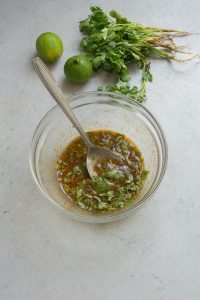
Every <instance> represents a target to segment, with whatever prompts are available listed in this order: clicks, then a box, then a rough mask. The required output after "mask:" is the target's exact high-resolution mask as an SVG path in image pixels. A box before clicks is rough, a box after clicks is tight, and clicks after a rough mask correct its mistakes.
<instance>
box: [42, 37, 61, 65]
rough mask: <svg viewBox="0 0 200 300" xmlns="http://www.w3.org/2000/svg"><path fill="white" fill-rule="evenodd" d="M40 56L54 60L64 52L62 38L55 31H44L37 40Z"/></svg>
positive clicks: (50, 60) (49, 60) (48, 60)
mask: <svg viewBox="0 0 200 300" xmlns="http://www.w3.org/2000/svg"><path fill="white" fill-rule="evenodd" d="M36 49H37V53H38V56H40V57H41V59H43V60H44V61H47V62H53V61H55V60H57V59H58V58H59V57H60V56H61V55H62V53H63V43H62V40H61V38H60V37H59V36H58V35H57V34H55V33H53V32H44V33H42V34H41V35H40V36H39V37H38V38H37V40H36Z"/></svg>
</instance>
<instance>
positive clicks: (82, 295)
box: [0, 0, 200, 300]
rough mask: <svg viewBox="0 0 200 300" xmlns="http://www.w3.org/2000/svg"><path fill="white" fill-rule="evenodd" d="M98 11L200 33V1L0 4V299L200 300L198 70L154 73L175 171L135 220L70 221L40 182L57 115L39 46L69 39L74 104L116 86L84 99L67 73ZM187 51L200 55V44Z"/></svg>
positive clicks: (158, 65) (151, 101)
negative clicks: (41, 150)
mask: <svg viewBox="0 0 200 300" xmlns="http://www.w3.org/2000/svg"><path fill="white" fill-rule="evenodd" d="M111 2H113V4H112V3H111ZM92 4H93V5H95V4H96V5H101V6H102V7H103V8H104V9H105V10H106V11H108V10H110V9H112V8H115V9H117V10H119V11H120V12H121V13H122V14H123V15H125V16H127V17H128V18H130V19H132V20H135V21H137V22H141V23H143V24H146V25H150V26H160V27H170V28H180V29H185V30H187V31H189V32H193V33H197V32H199V31H200V2H199V1H197V0H196V1H195V0H192V1H186V0H175V1H155V0H152V1H148V0H144V1H139V0H135V1H130V0H123V1H122V0H116V1H108V0H106V1H96V2H95V1H89V0H87V1H86V0H85V1H83V0H82V1H81V0H74V1H69V0H61V1H54V0H50V1H47V0H41V1H30V0H24V1H23V0H19V1H16V0H10V1H7V0H1V1H0V83H1V85H0V143H1V147H0V157H1V159H0V299H1V300H11V299H15V300H27V299H29V300H32V299H33V300H46V299H47V300H64V299H70V300H82V299H83V300H94V299H95V300H96V299H97V300H102V299H106V300H107V299H108V300H110V299H119V300H129V299H130V300H132V299H135V300H145V299H146V300H158V299H162V300H172V299H174V300H199V299H200V176H199V174H200V64H199V63H195V62H190V63H184V64H179V63H173V64H170V63H168V62H166V61H153V62H152V73H153V76H154V80H153V83H152V84H148V91H147V94H148V100H147V102H146V103H145V104H144V105H145V106H146V107H147V108H149V109H150V110H151V112H152V113H153V114H154V115H155V116H156V117H157V119H158V120H159V122H160V123H161V125H162V127H163V129H164V131H165V134H166V138H167V141H168V146H169V163H168V168H167V172H166V176H165V178H164V180H163V182H162V184H161V186H160V188H159V190H158V191H157V193H156V194H155V195H154V196H153V197H152V199H151V200H150V201H149V202H148V203H147V204H146V205H145V206H144V207H142V208H141V209H140V210H139V211H138V212H137V213H136V214H134V215H132V216H130V217H128V218H127V219H124V220H122V221H120V222H115V223H110V224H105V225H92V224H85V223H78V222H75V221H71V220H70V219H68V218H67V217H66V216H65V215H64V214H62V213H61V212H59V211H58V210H56V208H54V207H53V206H51V205H50V204H49V203H48V202H47V201H45V200H44V199H43V198H42V197H41V195H40V193H39V192H38V190H37V188H36V186H35V184H34V182H33V180H32V177H31V173H30V170H29V165H28V149H29V145H30V142H31V138H32V135H33V132H34V130H35V127H36V125H37V124H38V122H39V120H40V119H41V117H42V116H43V115H44V114H45V113H46V112H47V111H48V110H49V109H50V108H51V107H52V106H53V105H54V103H53V101H52V100H51V99H50V97H49V95H48V93H47V92H46V91H45V89H44V88H43V87H42V86H41V83H39V81H38V78H37V77H36V75H35V74H34V72H33V70H32V66H31V59H32V58H33V57H34V55H35V40H36V38H37V36H38V35H39V34H40V33H42V32H45V31H53V32H56V33H57V34H59V35H60V36H61V37H62V40H63V43H64V48H65V50H64V53H63V56H62V58H61V59H60V60H59V61H58V63H57V64H55V65H53V66H52V72H53V74H54V75H55V77H56V79H57V81H58V82H59V83H61V85H62V87H63V88H64V89H65V91H67V94H68V95H70V94H72V93H74V92H81V91H89V90H95V89H96V88H97V86H98V85H99V84H101V83H103V82H106V81H107V78H108V76H106V77H103V76H100V75H95V76H94V77H93V78H92V79H91V80H90V82H89V83H88V84H86V85H84V86H81V87H78V88H77V87H75V86H72V85H70V84H69V83H67V82H66V80H65V79H64V74H63V65H64V62H65V60H66V58H67V57H69V56H71V55H73V54H76V53H78V52H79V41H80V38H81V34H80V33H79V30H78V22H79V21H80V20H81V19H83V18H85V17H86V16H87V15H88V12H89V7H90V5H92ZM180 42H183V43H185V44H187V46H188V48H189V49H190V50H192V51H193V52H194V53H196V52H200V37H199V35H193V36H190V37H187V38H184V39H183V40H180ZM99 82H100V83H99Z"/></svg>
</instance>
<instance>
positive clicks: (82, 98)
mask: <svg viewBox="0 0 200 300" xmlns="http://www.w3.org/2000/svg"><path fill="white" fill-rule="evenodd" d="M68 101H69V102H70V105H71V107H72V109H73V110H74V112H75V114H76V116H77V118H78V119H79V120H80V123H81V124H82V126H83V128H84V129H85V131H89V130H97V129H111V130H115V131H117V132H120V133H123V134H125V135H126V136H128V137H129V138H131V139H132V140H133V141H134V142H135V143H136V145H137V146H138V147H139V149H140V151H141V152H142V155H143V157H144V163H145V168H146V169H147V170H149V171H150V173H149V175H148V177H147V180H146V182H145V185H144V187H143V189H142V191H141V193H140V194H139V196H138V198H137V199H136V200H135V201H134V202H132V204H131V205H130V206H128V207H126V208H123V209H119V210H116V211H115V212H110V213H106V214H94V213H92V212H89V211H87V210H83V209H80V208H79V207H78V206H77V205H76V204H74V203H73V202H71V201H70V199H68V198H67V197H66V195H65V194H64V193H63V192H62V191H61V189H60V186H59V184H58V182H57V179H56V171H55V169H54V165H55V161H56V160H57V159H58V158H59V156H60V154H61V153H62V151H63V150H64V149H65V147H66V145H67V144H68V143H69V142H70V141H71V140H72V139H73V138H74V137H75V136H77V135H78V133H77V131H76V129H75V128H73V126H72V125H71V123H70V121H69V120H68V119H67V117H66V116H65V115H64V113H63V112H62V110H61V109H60V108H59V107H58V106H57V105H56V106H55V107H54V108H52V109H51V110H50V111H49V112H48V113H47V114H46V115H45V116H44V117H43V118H42V120H41V121H40V123H39V125H38V127H37V128H36V131H35V133H34V136H33V140H32V144H31V148H30V153H29V160H30V167H31V172H32V174H33V177H34V179H35V182H36V183H37V186H38V188H39V190H40V191H41V192H42V194H43V195H44V196H45V197H46V198H47V199H48V200H50V202H51V203H53V204H54V205H55V206H56V207H57V208H59V209H60V210H62V211H63V212H64V213H65V214H66V215H68V216H69V217H71V218H73V219H76V220H79V221H85V222H95V223H103V222H110V221H114V220H118V219H121V218H124V217H126V216H128V215H130V214H131V213H133V212H134V211H135V210H136V209H137V208H138V207H139V206H140V205H141V204H143V203H144V202H145V201H146V200H147V199H149V198H150V196H152V194H153V192H154V191H155V190H156V189H157V188H158V186H159V184H160V182H161V179H162V177H163V175H164V173H165V169H166V165H167V144H166V140H165V137H164V134H163V131H162V129H161V127H160V125H159V124H158V122H157V121H156V119H155V118H154V116H153V115H152V114H151V113H150V112H149V111H148V110H147V109H146V108H145V107H143V106H142V105H140V104H138V103H136V102H134V101H133V100H130V99H129V98H127V97H125V96H122V95H117V94H112V93H103V92H89V93H83V94H79V95H76V96H73V97H71V98H70V99H68Z"/></svg>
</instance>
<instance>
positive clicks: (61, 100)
mask: <svg viewBox="0 0 200 300" xmlns="http://www.w3.org/2000/svg"><path fill="white" fill-rule="evenodd" d="M33 66H34V69H35V71H36V73H37V75H38V77H39V78H40V80H41V81H42V82H43V84H44V85H45V87H46V88H47V90H48V91H49V93H50V94H51V96H52V97H53V98H54V100H55V101H56V102H57V104H58V105H59V106H60V108H61V109H62V110H63V112H64V113H65V114H66V116H67V117H68V119H69V120H70V121H71V123H72V124H73V125H74V126H75V128H76V129H77V131H78V132H79V133H80V135H81V137H82V139H83V141H84V143H85V144H86V145H87V147H88V152H87V161H86V164H87V170H88V173H89V175H90V177H91V178H92V179H94V178H95V177H96V176H97V174H96V172H95V165H96V164H97V162H98V161H102V160H104V159H108V158H109V159H113V160H117V161H121V157H120V155H119V154H117V153H114V152H112V151H111V150H108V149H106V148H104V147H97V146H95V145H94V144H93V143H92V142H91V141H90V140H89V137H88V136H87V134H86V133H85V131H84V130H83V128H82V126H81V125H80V123H79V121H78V120H77V118H76V116H75V115H74V113H73V111H72V109H71V108H70V106H69V103H68V101H67V99H66V98H65V96H64V94H63V92H62V91H61V89H60V87H59V85H58V84H57V83H56V81H55V79H54V77H53V75H52V74H51V72H50V71H49V69H48V68H47V66H46V65H45V64H44V63H43V61H42V60H41V59H40V58H39V57H36V58H34V59H33Z"/></svg>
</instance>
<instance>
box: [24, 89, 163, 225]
mask: <svg viewBox="0 0 200 300" xmlns="http://www.w3.org/2000/svg"><path fill="white" fill-rule="evenodd" d="M93 94H94V95H104V96H112V97H116V96H117V97H118V98H121V99H123V100H124V101H125V102H126V103H128V104H134V105H136V106H138V107H139V108H140V109H141V110H143V111H145V113H146V114H147V115H149V116H150V117H151V118H152V119H153V121H154V123H155V124H153V123H152V122H151V120H149V121H150V122H151V124H152V126H153V128H154V129H155V131H156V134H157V135H158V137H159V139H160V140H161V141H162V143H161V144H162V150H163V149H164V154H165V155H164V160H163V164H162V166H161V174H160V176H159V178H158V180H157V182H156V184H155V186H154V187H153V189H152V190H151V191H150V193H147V195H145V196H144V198H143V199H142V200H141V201H139V202H136V203H135V205H134V206H133V207H132V208H131V209H128V210H127V211H122V212H121V213H119V214H116V215H115V214H114V215H106V214H105V215H103V214H102V215H95V214H94V215H87V216H85V215H80V214H79V213H76V212H73V211H68V210H66V209H65V208H63V207H61V206H60V205H59V204H57V203H56V202H55V201H54V199H53V198H52V197H50V196H49V195H48V194H47V193H46V192H45V191H44V189H43V188H42V186H41V185H40V183H39V182H38V180H37V176H36V174H35V171H34V169H35V168H34V153H35V151H34V150H35V149H36V148H37V146H35V139H36V136H37V132H38V131H39V128H40V127H41V124H42V123H43V121H44V120H45V119H46V117H48V115H49V114H51V113H52V112H53V111H55V110H56V109H58V108H59V106H58V104H56V105H55V106H53V107H52V108H51V109H50V110H49V111H47V112H46V113H45V114H44V116H43V117H42V118H41V120H40V121H39V123H38V125H37V127H36V129H35V131H34V133H33V137H32V140H31V144H30V147H29V155H28V157H29V166H30V171H31V174H32V176H33V179H34V182H35V184H36V186H37V187H38V188H39V191H40V193H41V194H42V196H43V197H44V198H45V199H47V200H49V201H50V203H51V204H52V205H53V206H55V207H56V208H58V209H59V210H60V211H62V212H63V213H65V214H66V215H67V216H69V217H70V218H71V219H74V220H77V221H81V222H87V223H106V222H113V221H117V220H120V219H122V218H125V217H127V216H129V215H131V214H132V213H133V212H134V211H136V209H137V208H139V207H141V206H142V205H144V204H145V203H146V202H147V200H149V199H150V198H151V197H152V196H153V194H154V193H155V192H156V190H157V189H158V186H159V185H160V183H161V181H162V179H163V177H164V175H165V172H166V168H167V163H168V146H167V141H166V137H165V134H164V131H163V129H162V127H161V125H160V124H159V122H158V120H157V119H156V118H155V117H154V115H153V114H152V113H151V112H150V111H149V110H148V109H147V108H146V107H145V106H143V105H142V104H141V103H138V102H136V101H135V100H133V99H131V98H129V97H127V96H125V95H122V94H118V93H112V92H101V91H89V92H82V93H77V94H75V95H72V96H70V97H68V98H67V100H68V101H69V103H71V102H73V101H76V100H79V99H80V98H81V97H83V96H87V95H93ZM144 116H145V118H146V115H144ZM155 125H156V127H157V128H155ZM37 140H38V138H37Z"/></svg>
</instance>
